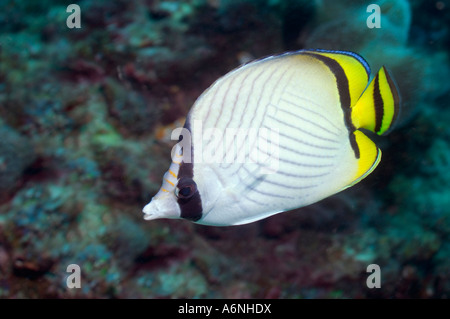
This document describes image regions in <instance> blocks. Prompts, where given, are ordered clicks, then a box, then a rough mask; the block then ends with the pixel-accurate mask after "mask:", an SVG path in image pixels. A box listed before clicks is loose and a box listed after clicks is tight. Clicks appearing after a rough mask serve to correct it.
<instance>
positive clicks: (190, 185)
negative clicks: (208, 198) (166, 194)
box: [176, 177, 197, 199]
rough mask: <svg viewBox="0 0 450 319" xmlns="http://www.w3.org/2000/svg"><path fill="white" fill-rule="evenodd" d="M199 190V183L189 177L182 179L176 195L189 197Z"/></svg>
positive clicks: (184, 197)
mask: <svg viewBox="0 0 450 319" xmlns="http://www.w3.org/2000/svg"><path fill="white" fill-rule="evenodd" d="M196 192H197V184H195V182H194V181H193V180H192V179H190V178H187V177H183V178H181V179H180V181H179V182H178V185H177V191H176V195H177V197H178V198H183V199H188V198H190V197H192V196H193V195H194V194H195V193H196Z"/></svg>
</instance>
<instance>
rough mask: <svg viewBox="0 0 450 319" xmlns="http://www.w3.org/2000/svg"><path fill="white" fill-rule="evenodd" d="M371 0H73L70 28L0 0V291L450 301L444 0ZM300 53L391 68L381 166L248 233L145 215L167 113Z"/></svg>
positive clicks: (179, 113) (159, 167) (57, 15)
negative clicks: (253, 69) (278, 56)
mask: <svg viewBox="0 0 450 319" xmlns="http://www.w3.org/2000/svg"><path fill="white" fill-rule="evenodd" d="M371 4H372V2H371V1H356V0H341V1H331V0H321V1H319V0H316V1H306V0H288V1H281V0H279V1H277V0H242V1H239V0H188V1H164V0H160V1H156V0H155V1H144V0H140V1H125V0H118V1H93V0H84V1H78V2H77V5H78V9H79V10H80V13H81V14H80V15H79V20H77V17H75V16H71V14H73V12H76V10H77V8H75V9H74V8H72V9H70V10H67V9H68V8H67V6H68V4H67V1H50V0H47V1H46V0H42V1H18V0H5V1H1V3H0V134H1V138H0V297H1V298H445V297H448V296H449V294H450V258H449V257H450V244H449V241H448V236H449V234H450V193H449V189H450V185H449V184H450V176H449V174H450V173H449V172H450V143H449V141H450V129H449V126H448V123H449V122H450V110H449V108H448V107H447V106H448V101H449V98H450V84H449V83H448V81H444V80H443V79H446V78H447V77H448V73H449V70H450V68H449V60H448V59H449V56H448V53H449V49H450V48H449V43H450V30H449V28H450V3H449V2H448V1H425V0H410V1H407V0H401V1H393V0H384V1H373V4H377V5H378V7H379V9H380V11H379V21H377V20H376V19H377V18H376V16H373V15H372V14H374V13H376V12H377V10H376V9H373V10H367V9H368V7H369V5H371ZM371 15H372V16H371ZM377 22H379V23H380V25H378V26H379V27H377ZM306 48H321V49H329V50H331V49H333V50H349V51H353V52H357V53H358V54H360V55H361V56H363V57H364V58H365V59H366V60H367V62H368V63H369V64H370V65H371V67H372V70H373V71H374V72H376V71H377V70H378V69H379V68H380V67H381V66H382V65H386V66H387V67H388V69H389V70H390V72H391V73H392V75H393V77H394V78H395V81H396V83H397V85H398V87H399V91H400V92H401V97H402V114H401V118H400V120H399V121H398V123H397V126H396V128H395V130H393V131H392V132H391V133H390V135H389V136H388V137H387V138H383V139H377V144H378V145H379V146H380V148H381V149H382V150H383V160H382V161H381V163H380V165H379V167H378V168H377V170H376V171H375V172H374V173H373V174H371V175H370V176H369V177H367V178H366V179H365V180H364V181H362V182H361V183H359V184H358V185H356V186H355V187H353V188H351V189H348V190H347V191H345V192H342V193H339V194H338V195H335V196H332V197H330V198H328V199H326V200H324V201H322V202H319V203H317V204H314V205H311V206H308V207H304V208H301V209H298V210H295V211H293V212H289V213H285V214H281V215H276V216H273V217H270V218H267V219H264V220H261V221H258V222H255V223H252V224H248V225H243V226H235V227H225V228H215V227H208V226H202V225H195V224H192V223H189V222H186V221H179V220H178V221H177V220H158V221H152V222H145V221H143V220H142V216H141V209H142V207H143V205H145V203H147V202H148V201H149V200H150V198H151V197H152V196H153V195H155V194H156V192H157V191H158V189H159V187H160V182H161V179H162V175H163V174H164V172H165V170H166V169H167V167H166V166H167V164H168V162H169V159H170V149H171V146H172V145H173V144H174V143H175V142H174V141H170V140H169V142H168V139H167V138H166V137H165V135H167V132H169V135H170V131H171V129H172V128H173V125H172V123H174V122H177V121H178V122H177V123H179V122H180V121H181V122H182V121H183V117H184V116H186V114H187V112H188V110H189V109H190V107H191V106H192V104H193V103H194V101H195V100H196V99H197V97H198V96H199V95H200V94H201V93H202V92H203V91H204V90H205V89H206V88H207V87H208V86H209V85H211V84H212V83H213V82H214V81H215V80H216V79H217V78H219V77H220V76H222V75H223V74H225V73H227V72H228V71H230V70H232V69H233V68H236V67H238V66H239V65H240V64H242V63H245V62H248V61H251V60H253V59H256V58H260V57H264V56H269V55H273V54H275V53H282V52H285V51H289V50H299V49H306ZM161 132H162V133H161ZM69 265H77V266H79V270H80V271H81V274H82V275H81V288H77V287H76V282H75V286H71V287H69V286H70V285H69V284H70V280H68V276H69V275H70V274H71V272H70V269H76V268H70V267H68V266H69ZM369 265H378V266H379V270H380V273H381V287H380V288H370V287H368V285H367V284H366V283H367V282H366V280H367V278H368V276H369V275H370V273H368V272H367V267H368V266H369ZM68 270H69V271H68Z"/></svg>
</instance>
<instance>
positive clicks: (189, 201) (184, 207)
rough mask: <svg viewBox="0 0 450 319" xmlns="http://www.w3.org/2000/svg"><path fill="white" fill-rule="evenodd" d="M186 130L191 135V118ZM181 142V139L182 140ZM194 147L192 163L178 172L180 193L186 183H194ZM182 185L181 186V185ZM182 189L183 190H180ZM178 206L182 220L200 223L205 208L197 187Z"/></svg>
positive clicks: (178, 200)
mask: <svg viewBox="0 0 450 319" xmlns="http://www.w3.org/2000/svg"><path fill="white" fill-rule="evenodd" d="M184 128H186V129H188V130H189V131H190V132H191V134H192V131H191V128H190V118H189V116H188V117H187V119H186V123H185V124H184ZM180 140H181V139H180ZM193 162H194V145H193V143H191V161H190V163H185V162H181V165H180V170H179V172H178V177H179V178H180V180H179V182H178V185H177V186H178V191H179V190H181V189H182V188H183V186H184V185H185V184H184V181H185V180H187V179H189V180H191V181H192V182H193V178H194V165H193ZM180 183H181V184H180ZM180 187H181V188H180ZM177 203H178V206H179V207H180V211H181V215H180V217H181V218H184V219H187V220H190V221H194V222H195V221H198V220H199V219H200V218H202V215H203V207H202V199H201V197H200V193H199V192H198V190H197V187H195V192H194V193H193V194H192V195H191V196H190V197H189V198H180V197H178V199H177Z"/></svg>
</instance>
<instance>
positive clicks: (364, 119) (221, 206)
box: [143, 49, 400, 226]
mask: <svg viewBox="0 0 450 319" xmlns="http://www.w3.org/2000/svg"><path fill="white" fill-rule="evenodd" d="M399 110H400V96H399V93H398V90H397V87H396V85H395V82H394V80H393V78H392V76H391V75H390V74H389V72H388V71H387V69H386V68H385V67H384V66H383V67H382V68H381V69H380V70H379V71H378V73H376V74H375V75H374V76H372V77H371V72H370V67H369V65H368V63H367V62H366V61H365V60H364V59H363V58H362V57H361V56H359V55H358V54H356V53H353V52H348V51H328V50H319V49H317V50H301V51H296V52H288V53H284V54H281V55H276V56H271V57H267V58H264V59H261V60H257V61H254V62H250V63H248V64H245V65H243V66H241V67H239V68H237V69H235V70H233V71H231V72H229V73H228V74H226V75H225V76H223V77H221V78H219V79H218V80H217V81H216V82H215V83H213V84H212V85H211V86H210V87H209V88H208V89H207V90H206V91H205V92H203V93H202V95H201V96H200V97H199V98H198V99H197V101H196V102H195V103H194V105H193V107H192V108H191V110H190V111H189V113H188V115H187V117H186V121H185V124H184V128H180V130H179V136H178V137H176V138H178V139H179V142H178V143H177V144H176V145H175V146H174V148H173V150H172V163H171V165H170V168H169V170H168V171H167V172H166V173H165V175H164V177H163V182H162V186H161V189H160V190H159V192H158V193H157V194H156V195H155V196H154V197H153V198H152V200H151V202H150V203H149V204H147V205H146V206H145V207H144V209H143V213H144V219H146V220H153V219H157V218H183V219H187V220H190V221H192V222H195V223H198V224H204V225H214V226H228V225H240V224H246V223H250V222H254V221H257V220H260V219H263V218H266V217H268V216H271V215H274V214H277V213H280V212H284V211H289V210H292V209H296V208H300V207H303V206H306V205H310V204H312V203H315V202H317V201H320V200H322V199H324V198H326V197H329V196H331V195H333V194H336V193H338V192H340V191H342V190H344V189H346V188H348V187H351V186H353V185H355V184H356V183H358V182H359V181H361V180H362V179H364V178H365V177H366V176H368V175H369V174H370V173H371V172H372V171H373V170H374V169H375V168H376V167H377V165H378V164H379V162H380V159H381V150H380V149H379V148H378V147H377V145H376V144H375V143H374V142H373V141H372V139H371V138H370V135H371V134H372V135H373V134H374V133H375V134H378V135H383V134H386V133H387V132H388V131H390V130H391V128H392V127H393V124H394V123H395V121H396V119H397V118H398V115H399Z"/></svg>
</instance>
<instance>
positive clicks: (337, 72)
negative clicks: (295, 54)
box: [304, 52, 360, 159]
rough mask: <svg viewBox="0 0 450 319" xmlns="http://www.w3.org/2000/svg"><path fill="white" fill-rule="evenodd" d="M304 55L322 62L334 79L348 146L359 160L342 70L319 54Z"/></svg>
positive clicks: (348, 90)
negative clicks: (346, 132)
mask: <svg viewBox="0 0 450 319" xmlns="http://www.w3.org/2000/svg"><path fill="white" fill-rule="evenodd" d="M304 54H306V55H310V56H312V57H314V58H316V59H318V60H319V61H321V62H323V63H324V64H325V65H326V66H327V67H328V68H329V69H330V71H331V72H332V73H333V74H334V76H335V77H336V83H337V89H338V93H339V99H340V102H341V107H342V112H343V113H344V123H345V126H346V127H347V129H348V132H349V134H348V135H349V139H350V145H351V147H352V149H353V151H354V152H355V157H356V158H357V159H359V157H360V152H359V147H358V143H356V137H355V134H353V132H354V131H355V130H356V128H355V126H354V125H353V123H352V118H351V108H350V107H351V105H350V104H351V99H350V89H349V84H348V79H347V75H346V74H345V71H344V69H343V68H342V67H341V65H340V64H339V62H337V61H336V60H334V59H332V58H329V57H327V56H324V55H321V54H315V53H313V52H305V53H304Z"/></svg>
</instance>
